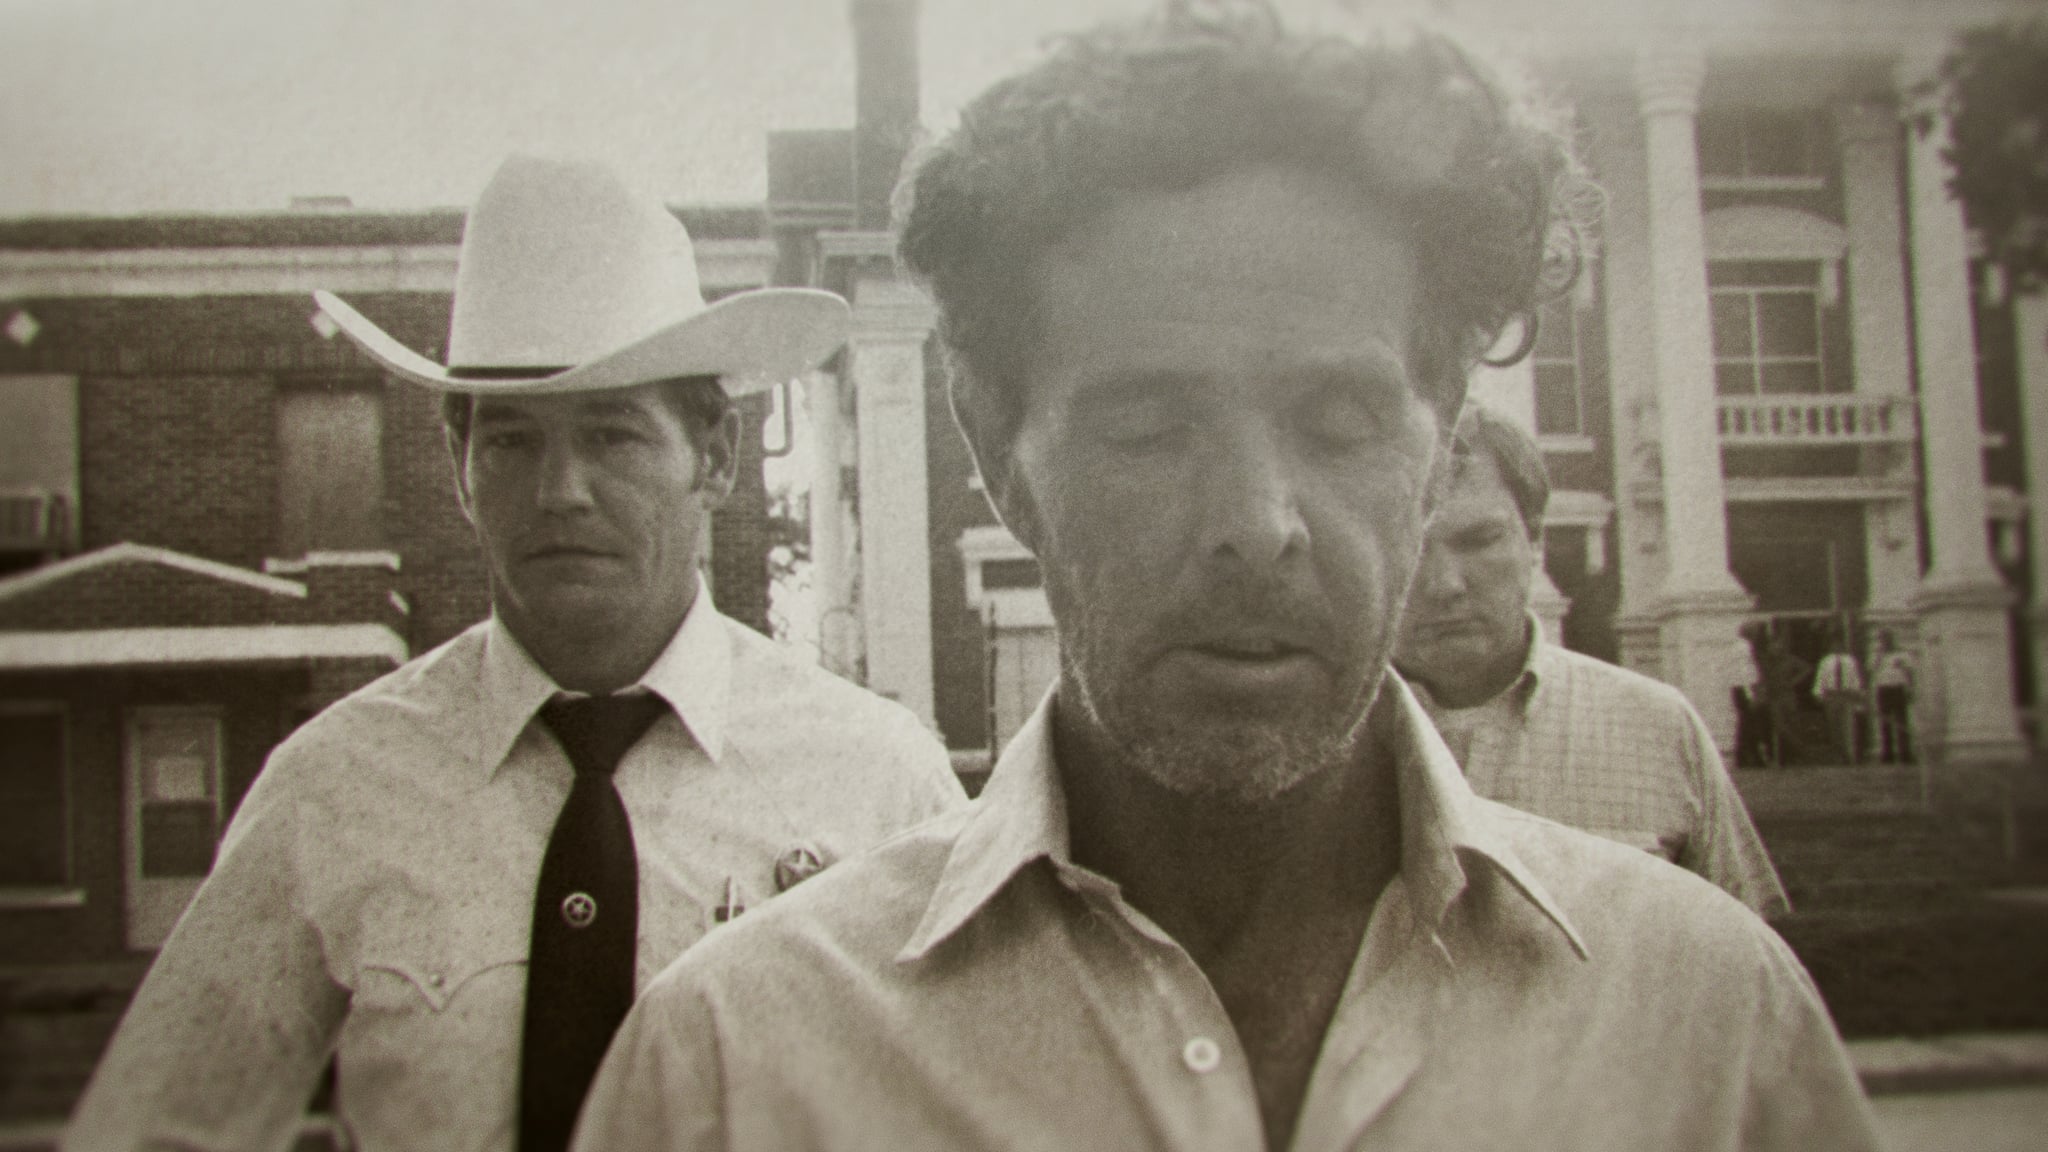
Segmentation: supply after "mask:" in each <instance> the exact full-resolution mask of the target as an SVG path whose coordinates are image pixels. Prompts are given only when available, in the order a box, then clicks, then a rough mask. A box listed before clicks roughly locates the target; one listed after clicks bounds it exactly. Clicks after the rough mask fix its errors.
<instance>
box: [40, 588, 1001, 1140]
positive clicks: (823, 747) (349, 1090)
mask: <svg viewBox="0 0 2048 1152" xmlns="http://www.w3.org/2000/svg"><path fill="white" fill-rule="evenodd" d="M638 686H639V687H641V688H644V689H646V690H648V691H652V692H655V693H657V694H659V695H660V696H661V697H662V698H663V699H664V700H666V701H667V702H668V703H669V705H670V706H671V708H672V709H673V711H672V712H671V713H669V714H667V715H664V716H663V717H662V718H660V719H659V720H658V721H656V723H655V725H654V726H653V727H652V728H650V729H649V730H648V732H647V734H646V735H645V736H644V737H642V738H641V740H640V741H639V743H638V744H636V745H635V746H634V747H633V749H632V750H631V751H630V752H629V753H628V754H627V755H626V757H625V759H624V760H623V761H622V762H621V763H620V765H619V767H618V770H617V772H616V774H615V776H614V780H615V782H616V784H617V787H618V790H619V794H620V796H621V797H622V798H623V800H624V801H625V806H626V812H627V814H628V817H629V818H630V819H631V821H632V825H633V839H634V842H635V845H636V847H637V849H638V853H639V863H640V914H639V946H638V953H637V965H636V967H637V974H636V981H635V986H636V988H637V987H644V986H645V985H646V983H647V982H648V980H650V979H651V978H652V977H653V976H654V975H655V974H656V973H658V972H659V971H661V969H662V968H663V967H665V966H666V965H667V964H668V962H669V961H670V960H672V959H674V958H675V956H676V955H677V954H679V953H681V952H682V951H683V950H684V949H686V948H688V947H689V946H690V945H692V944H694V943H695V942H696V941H697V939H698V937H700V936H702V935H703V934H704V933H705V932H706V931H707V930H709V929H710V928H711V927H712V926H713V924H714V923H715V922H716V921H717V920H719V919H720V918H721V917H723V916H725V915H728V914H729V913H730V912H731V911H732V910H733V909H735V908H740V907H747V906H753V905H758V904H759V903H761V902H762V901H765V900H767V899H768V897H770V896H772V895H774V894H775V892H776V883H775V876H774V872H775V864H776V861H777V860H778V858H780V857H782V856H783V855H784V854H785V853H788V852H789V851H790V850H792V849H794V848H799V847H806V848H810V849H812V850H813V851H817V852H819V853H821V854H822V855H823V856H824V857H825V858H826V859H828V860H830V859H832V858H834V857H837V858H844V857H846V856H848V855H850V854H852V853H854V852H857V851H859V850H860V849H863V848H865V847H867V846H869V845H871V844H873V843H875V842H877V841H879V840H881V839H883V838H885V837H887V836H889V835H891V834H892V833H894V832H896V831H898V830H900V829H902V828H904V827H907V826H909V825H911V824H914V823H916V822H918V821H920V820H923V819H925V818H927V817H930V816H932V815H935V814H938V813H941V812H944V811H946V810H948V809H950V808H952V807H955V806H957V805H959V804H964V802H965V797H964V795H963V794H962V792H961V790H960V785H959V783H958V781H957V779H956V778H955V777H954V775H953V773H952V771H951V767H950V764H949V762H948V760H947V758H946V753H945V750H944V749H943V748H942V747H941V746H940V745H939V744H938V742H937V741H936V740H935V739H934V738H933V737H932V736H931V735H930V734H929V733H927V732H926V731H925V730H924V728H923V727H921V726H920V725H919V724H918V723H917V721H916V720H915V718H913V717H912V716H911V714H910V713H909V712H907V711H906V710H904V709H903V708H901V707H899V706H897V705H895V704H892V703H889V702H887V701H885V700H882V699H881V698H879V697H877V696H874V695H871V694H870V693H868V692H865V691H863V690H861V689H859V688H856V687H854V686H852V685H850V684H848V683H846V682H844V681H842V680H839V679H837V678H836V677H833V676H831V675H829V674H828V673H825V672H823V671H821V670H819V669H817V668H814V667H810V666H807V665H804V664H801V663H799V662H797V661H796V660H795V659H793V658H792V657H790V656H788V655H787V654H785V653H784V652H783V651H782V650H781V649H779V648H778V647H777V646H775V645H774V644H772V643H771V642H769V641H768V640H766V639H764V638H762V637H761V636H759V635H757V634H755V633H753V632H752V631H750V630H748V629H747V628H745V627H743V626H741V625H739V624H736V623H734V622H732V621H731V620H728V619H726V618H725V617H724V616H721V615H719V613H718V612H717V610H716V609H715V608H713V607H712V606H711V604H710V601H709V597H708V596H706V595H703V594H701V593H700V595H699V596H698V599H697V602H696V604H695V605H693V607H692V608H691V611H690V613H689V615H688V617H687V618H686V619H685V620H684V622H683V625H682V627H681V628H680V629H678V631H677V633H676V635H675V637H674V638H673V639H672V640H671V642H670V643H669V646H668V648H667V649H666V650H665V651H664V652H663V653H662V655H661V656H660V657H659V658H658V659H657V660H656V661H655V663H654V665H653V666H652V667H650V668H649V669H648V671H647V673H646V675H645V676H643V677H642V678H641V680H640V681H639V685H638ZM558 691H559V689H557V688H556V686H555V685H554V684H553V683H552V682H551V681H550V680H549V679H548V677H547V675H546V674H545V673H544V672H542V671H541V669H540V668H539V667H538V666H537V665H536V664H535V663H534V662H533V660H532V658H531V657H529V656H528V655H527V653H526V652H525V651H524V650H523V649H522V648H521V647H520V646H519V644H518V643H517V642H516V641H515V640H513V638H512V635H511V633H510V632H508V631H507V630H506V629H505V627H504V626H503V625H502V624H501V623H499V622H497V621H496V620H495V619H494V620H490V621H486V622H485V623H483V624H479V625H477V626H476V627H474V628H471V629H470V630H468V631H467V632H464V633H463V634H462V635H460V636H458V637H456V638H455V639H454V640H451V641H450V642H449V643H447V644H445V645H443V646H442V647H440V648H438V649H436V650H434V651H433V652H430V653H427V654H426V655H424V656H422V657H421V658H419V659H417V660H414V661H413V662H411V663H409V664H407V665H406V666H404V667H403V668H400V669H398V670H397V671H395V672H393V673H392V674H390V675H389V676H386V677H384V678H382V679H381V680H378V681H377V682H375V683H373V684H371V685H369V686H367V687H365V688H364V689H362V690H361V691H359V692H357V693H355V694H354V695H352V696H350V697H348V698H347V699H345V700H342V701H341V702H339V703H337V704H336V705H334V706H333V707H332V708H329V709H328V710H326V711H325V712H323V713H321V714H320V715H319V716H318V717H316V718H315V719H314V720H312V721H310V722H309V723H307V724H306V725H305V726H304V727H303V728H301V729H300V730H299V731H298V732H297V733H296V734H295V735H293V736H292V737H291V739H289V740H288V741H286V742H285V743H284V744H283V745H281V746H280V747H279V748H278V749H277V751H276V752H275V753H273V754H272V756H271V758H270V761H269V763H268V764H267V765H266V766H265V768H264V770H263V772H262V774H261V776H260V777H259V778H258V779H257V781H256V783H255V785H254V786H253V787H252V788H251V789H250V791H249V795H248V798H247V799H246V800H244V801H243V802H242V805H241V808H240V810H239V811H238V812H237V813H236V816H235V819H234V822H233V824H232V825H231V826H230V827H229V829H228V833H227V836H226V838H225V840H224V841H223V842H222V845H221V851H220V855H219V860H218V862H217V864H216V865H215V867H214V870H213V873H212V875H211V876H209V877H208V878H207V880H206V882H205V884H204V885H202V886H201V888H200V890H199V893H198V895H197V896H196V897H195V898H194V900H193V902H192V905H191V907H190V909H189V910H187V912H186V913H185V916H184V918H183V919H182V920H180V921H179V923H178V926H177V929H176V930H175V931H174V932H173V933H172V934H171V937H170V939H169V940H168V941H167V942H166V943H165V945H164V947H163V950H162V952H161V953H160V954H159V955H158V957H157V960H156V963H155V965H154V967H153V968H152V969H151V971H150V974H149V977H148V979H147V980H145V981H144V983H143V985H142V988H141V990H140V991H139V992H138V994H137V995H136V998H135V1001H134V1004H133V1005H132V1006H131V1007H130V1009H129V1011H128V1014H127V1016H126V1018H125V1019H124V1020H123V1021H122V1023H121V1027H120V1030H119V1032H118V1033H117V1034H116V1036H115V1038H114V1041H113V1043H112V1045H111V1047H110V1048H109V1050H108V1052H107V1054H106V1056H105V1057H104V1058H103V1060H102V1061H101V1064H100V1067H99V1069H98V1071H97V1073H96V1074H95V1076H94V1078H93V1082H92V1084H91V1086H90V1087H89V1089H88V1090H87V1092H86V1095H85V1098H84V1100H83V1101H82V1103H81V1104H80V1106H79V1110H78V1112H77V1114H76V1117H75V1119H74V1121H73V1124H72V1126H71V1129H70V1131H69V1132H68V1133H67V1138H66V1143H67V1145H68V1146H70V1147H73V1148H78V1149H92V1150H95V1152H97V1150H100V1149H126V1148H136V1147H143V1146H147V1147H159V1146H175V1147H180V1148H184V1147H193V1148H200V1147H203V1148H281V1147H284V1146H285V1145H286V1144H287V1143H288V1142H289V1138H290V1133H291V1131H292V1130H293V1128H294V1126H295V1125H296V1123H297V1122H298V1120H299V1117H300V1116H301V1114H302V1113H303V1111H304V1109H305V1105H306V1102H307V1099H308V1096H309V1095H310V1092H311V1089H312V1086H313V1083H314V1081H315V1079H316V1078H317V1076H318V1075H319V1073H320V1071H321V1068H322V1066H323V1065H324V1064H325V1063H326V1061H327V1058H328V1054H329V1052H330V1051H334V1052H335V1053H336V1054H337V1056H338V1069H339V1081H338V1088H337V1099H336V1111H337V1113H338V1115H339V1116H340V1118H341V1120H342V1121H343V1122H344V1123H345V1124H346V1125H347V1126H348V1128H349V1129H350V1130H351V1132H352V1133H353V1136H354V1146H355V1147H358V1148H363V1149H394V1148H432V1149H510V1148H512V1147H513V1145H514V1142H515V1135H516V1122H517V1112H518V1081H519V1052H520V1034H521V1029H522V1025H523V1013H524V1006H525V998H526V956H527V941H528V937H529V935H530V933H531V928H532V921H533V891H534V883H535V880H536V877H538V875H539V873H540V861H541V853H542V850H543V848H544V847H545V845H546V843H547V839H548V835H549V833H550V831H551V830H552V828H553V826H554V822H555V818H556V816H557V815H558V814H559V813H560V811H561V807H562V802H563V800H564V799H565V798H566V797H567V796H568V793H569V786H570V783H571V780H572V778H573V775H574V773H573V770H572V769H571V768H570V766H569V762H568V760H567V758H566V757H565V756H564V755H563V753H562V751H561V748H560V745H558V744H557V743H556V741H555V739H554V737H553V736H552V735H550V734H549V733H548V732H547V730H546V727H545V725H543V724H539V723H533V722H532V721H533V720H534V716H535V713H536V712H537V711H538V710H539V709H540V707H541V705H542V704H543V703H545V702H546V701H547V700H548V698H549V697H551V696H553V695H555V694H556V693H557V692H558ZM828 872H829V869H828Z"/></svg>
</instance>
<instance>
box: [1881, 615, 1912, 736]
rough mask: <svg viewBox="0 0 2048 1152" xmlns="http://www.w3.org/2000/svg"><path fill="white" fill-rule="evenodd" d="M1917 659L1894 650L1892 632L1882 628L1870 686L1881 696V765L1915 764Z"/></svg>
mask: <svg viewBox="0 0 2048 1152" xmlns="http://www.w3.org/2000/svg"><path fill="white" fill-rule="evenodd" d="M1914 671H1915V669H1914V667H1913V657H1912V655H1911V654H1910V653H1907V652H1902V651H1900V650H1899V649H1898V648H1895V647H1893V642H1892V632H1891V629H1889V628H1880V629H1879V630H1878V633H1877V655H1876V657H1875V658H1874V659H1873V660H1872V662H1871V668H1870V685H1871V688H1872V689H1873V690H1874V691H1875V692H1876V694H1877V731H1878V762H1879V763H1882V764H1911V763H1912V762H1913V716H1912V707H1913V673H1914Z"/></svg>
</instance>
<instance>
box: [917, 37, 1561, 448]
mask: <svg viewBox="0 0 2048 1152" xmlns="http://www.w3.org/2000/svg"><path fill="white" fill-rule="evenodd" d="M1561 122H1562V121H1561V118H1560V117H1556V116H1554V115H1551V114H1549V113H1548V111H1547V110H1546V109H1544V108H1542V107H1541V106H1539V105H1538V104H1537V103H1536V102H1535V101H1534V100H1533V99H1530V98H1528V97H1527V96H1524V95H1519V94H1516V93H1514V92H1512V91H1511V90H1510V89H1509V88H1508V87H1507V86H1506V84H1505V83H1504V82H1503V81H1502V80H1501V79H1499V78H1497V77H1496V75H1495V74H1494V73H1493V72H1492V71H1490V70H1488V69H1487V68H1485V67H1484V66H1482V65H1481V64H1479V63H1478V62H1476V61H1475V60H1474V59H1473V58H1472V57H1471V56H1470V55H1468V54H1467V53H1466V52H1465V51H1464V50H1463V49H1462V48H1460V47H1458V46H1457V45H1456V44H1454V43H1453V42H1452V41H1450V40H1449V39H1447V38H1445V37H1443V36H1441V35H1436V34H1418V36H1417V37H1416V38H1415V39H1413V40H1412V42H1404V43H1398V44H1396V43H1393V42H1391V41H1386V40H1375V41H1371V42H1365V43H1360V42H1355V41H1352V40H1346V39H1341V38H1338V37H1334V36H1327V35H1304V34H1298V33H1295V32H1291V31H1289V30H1287V29H1286V28H1284V27H1283V26H1282V24H1281V21H1280V18H1279V16H1278V15H1277V14H1276V13H1275V12H1274V11H1273V9H1272V8H1271V7H1270V6H1269V5H1268V4H1267V3H1265V2H1264V0H1215V2H1199V0H1197V2H1193V3H1189V2H1181V3H1175V4H1172V5H1171V6H1170V7H1169V8H1167V9H1166V10H1165V11H1164V12H1162V13H1159V14H1157V15H1154V16H1151V17H1148V18H1146V19H1144V20H1141V21H1139V22H1136V23H1130V24H1111V25H1105V26H1102V27H1099V28H1096V29H1094V30H1091V31H1088V32H1084V33H1081V34H1078V35H1074V36H1070V37H1066V38H1064V39H1060V40H1057V41H1054V42H1053V44H1052V45H1051V48H1050V51H1049V52H1048V54H1047V56H1046V58H1045V59H1044V60H1043V61H1042V62H1041V63H1039V64H1038V65H1037V66H1036V67H1034V68H1032V69H1031V70H1029V71H1026V72H1024V73H1022V74H1020V75H1017V76H1014V77H1011V78H1009V79H1007V80H1004V81H1001V82H1000V83H998V84H996V85H995V86H994V87H992V88H990V89H988V90H987V91H986V92H984V93H982V94H981V95H980V96H979V97H977V98H976V99H975V100H974V101H973V102H972V103H971V104H969V105H968V106H967V107H966V108H965V110H964V111H963V112H962V113H961V118H960V124H959V127H958V128H957V129H956V130H955V131H954V132H953V133H952V134H951V135H950V136H949V137H947V138H946V139H944V140H942V141H940V142H938V143H937V144H935V145H932V146H930V147H928V148H927V149H925V150H924V151H923V152H922V153H921V154H920V155H918V156H915V157H913V159H912V161H911V164H910V165H909V167H908V170H907V171H906V174H905V177H904V180H903V182H902V183H901V184H900V185H899V186H898V188H897V205H896V208H897V225H898V234H899V237H900V238H899V241H898V254H899V256H900V258H901V259H902V261H903V263H904V265H905V266H906V267H907V268H908V269H909V271H910V272H911V273H912V274H913V275H914V276H916V277H917V278H918V279H920V280H921V281H922V282H923V283H924V285H925V286H926V288H927V289H928V290H929V291H930V292H931V294H932V296H933V298H934V299H935V300H936V301H937V303H938V305H939V334H940V337H941V339H942V340H943V341H944V343H945V345H946V348H947V350H948V352H949V353H950V358H951V360H952V362H953V368H954V371H953V372H952V384H951V387H952V398H953V408H954V413H955V416H956V418H957V419H958V420H959V421H960V424H961V426H962V428H963V430H965V431H966V433H967V435H968V439H969V440H970V441H972V442H973V443H974V446H975V449H976V452H977V454H978V455H980V456H981V458H982V461H983V464H984V466H985V467H988V466H991V465H993V466H997V467H1002V466H1006V462H1007V456H1008V444H1009V441H1010V439H1011V438H1012V436H1013V435H1014V433H1015V431H1016V423H1017V421H1018V420H1019V419H1020V418H1021V415H1022V397H1021V395H1019V392H1020V389H1019V387H1018V378H1019V376H1020V375H1021V373H1022V371H1023V369H1024V367H1025V365H1026V363H1027V361H1028V354H1029V350H1030V347H1031V342H1032V340H1033V339H1034V329H1035V317H1034V311H1035V310H1034V307H1033V303H1034V302H1033V301H1032V299H1031V288H1030V284H1031V281H1032V277H1031V274H1030V273H1031V269H1033V268H1034V267H1035V266H1036V264H1037V260H1038V258H1039V257H1040V256H1041V255H1042V254H1043V253H1044V252H1045V251H1046V250H1048V249H1049V248H1051V247H1053V246H1054V245H1056V244H1058V243H1059V242H1060V241H1061V240H1062V239H1063V238H1065V237H1066V236H1068V235H1069V234H1071V233H1072V232H1073V231H1074V230H1075V229H1077V228H1078V227H1079V226H1081V225H1082V224H1084V223H1086V222H1087V221H1088V220H1089V219H1090V218H1091V217H1092V216H1094V215H1095V214H1097V213H1099V212H1101V211H1102V210H1104V209H1105V208H1106V207H1107V206H1108V205H1109V204H1111V203H1112V202H1114V201H1115V200H1117V199H1119V198H1121V197H1126V196H1129V195H1132V194H1133V193H1139V192H1166V193H1172V192H1176V191H1182V190H1186V189H1190V188H1194V187H1197V186H1199V185H1202V184H1204V183H1207V182H1208V181H1211V180H1214V179H1216V178H1219V177H1222V176H1225V175H1230V174H1233V173H1236V172H1239V171H1243V170H1245V169H1248V168H1255V167H1263V166H1279V167H1285V168H1291V169H1295V170H1298V171H1302V172H1306V173H1309V174H1312V175H1316V176H1322V177H1327V178H1330V179H1333V180H1335V181H1338V182H1340V185H1341V186H1342V187H1346V188H1350V189H1354V190H1355V192H1356V195H1357V196H1358V198H1359V199H1360V200H1361V201H1364V202H1372V203H1377V204H1385V205H1389V206H1391V207H1392V208H1393V209H1394V211H1395V212H1396V213H1397V215H1398V216H1399V217H1400V218H1401V219H1403V220H1404V221H1405V223H1406V226H1407V227H1408V228H1409V229H1410V235H1411V236H1412V238H1413V242H1414V245H1415V250H1416V251H1417V252H1418V253H1419V254H1420V255H1421V259H1420V260H1419V261H1418V264H1419V267H1418V275H1419V278H1420V282H1421V293H1422V294H1421V298H1420V300H1419V301H1418V304H1417V310H1416V315H1417V317H1418V321H1417V325H1416V328H1417V331H1416V332H1415V333H1414V334H1413V337H1412V346H1411V348H1410V350H1409V352H1410V361H1411V365H1412V367H1413V368H1414V370H1415V373H1416V377H1417V380H1418V383H1419V386H1420V387H1421V389H1422V391H1423V394H1424V397H1425V398H1426V399H1428V400H1429V401H1430V402H1431V403H1433V404H1434V405H1435V406H1436V407H1437V409H1438V410H1439V412H1441V413H1444V414H1446V415H1448V414H1449V413H1451V412H1454V411H1456V409H1457V406H1458V404H1459V403H1461V402H1462V400H1463V396H1464V388H1465V377H1466V373H1467V372H1468V371H1469V369H1470V367H1471V365H1472V364H1473V363H1474V362H1475V361H1477V360H1478V359H1479V357H1480V356H1482V355H1483V354H1484V353H1485V352H1486V351H1487V349H1489V348H1490V347H1492V346H1493V344H1494V343H1495V342H1496V341H1497V340H1498V339H1499V338H1500V337H1501V334H1502V333H1503V332H1504V331H1506V330H1507V328H1508V326H1509V325H1510V324H1511V323H1512V322H1514V321H1515V320H1517V319H1518V318H1519V319H1520V320H1521V322H1522V324H1523V326H1524V332H1525V333H1528V334H1531V335H1533V331H1534V324H1535V310H1536V308H1537V306H1538V305H1539V304H1541V302H1542V301H1543V300H1545V299H1547V298H1549V297H1550V296H1553V295H1555V294H1557V293H1558V292H1561V291H1563V290H1564V289H1566V288H1567V287H1569V286H1570V284H1571V282H1572V280H1573V279H1574V278H1576V276H1577V274H1578V271H1579V267H1580V264H1581V262H1582V258H1581V254H1582V252H1583V249H1584V244H1585V243H1586V229H1587V227H1588V226H1589V225H1590V223H1591V217H1592V215H1593V214H1594V212H1596V211H1597V207H1598V203H1599V200H1598V191H1597V190H1596V189H1595V188H1594V187H1593V186H1592V185H1591V184H1590V183H1588V182H1587V181H1586V179H1585V177H1584V175H1583V173H1582V170H1581V169H1580V167H1579V165H1578V163H1577V162H1576V160H1575V159H1574V157H1573V154H1572V149H1571V147H1570V144H1569V141H1568V139H1567V137H1566V135H1565V133H1564V132H1563V131H1562V130H1561V129H1560V128H1559V127H1558V126H1557V125H1558V124H1559V123H1561ZM1523 343H1524V344H1525V345H1526V344H1528V343H1529V341H1528V340H1524V341H1523ZM1523 351H1526V348H1524V349H1523Z"/></svg>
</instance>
